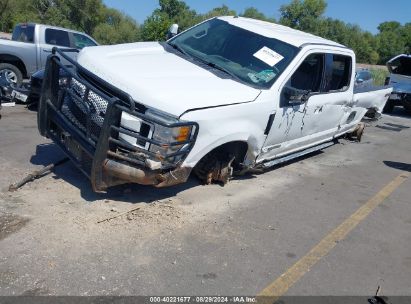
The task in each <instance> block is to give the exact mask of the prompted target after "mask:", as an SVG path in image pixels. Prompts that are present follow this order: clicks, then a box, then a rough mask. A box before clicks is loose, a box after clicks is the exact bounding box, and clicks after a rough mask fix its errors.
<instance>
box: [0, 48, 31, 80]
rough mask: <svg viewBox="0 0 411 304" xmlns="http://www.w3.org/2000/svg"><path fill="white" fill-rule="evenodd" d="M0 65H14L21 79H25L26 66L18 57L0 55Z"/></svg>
mask: <svg viewBox="0 0 411 304" xmlns="http://www.w3.org/2000/svg"><path fill="white" fill-rule="evenodd" d="M0 63H8V64H12V65H14V66H15V67H17V68H18V69H19V70H20V71H21V73H22V74H23V77H27V69H26V65H25V64H24V62H23V61H22V60H21V59H20V58H19V57H17V56H13V55H8V54H0Z"/></svg>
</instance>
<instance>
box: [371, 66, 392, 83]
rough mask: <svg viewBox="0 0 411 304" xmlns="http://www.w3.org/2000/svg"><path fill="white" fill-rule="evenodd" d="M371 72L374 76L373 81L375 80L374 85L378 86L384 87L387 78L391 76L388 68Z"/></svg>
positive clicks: (372, 69) (374, 69)
mask: <svg viewBox="0 0 411 304" xmlns="http://www.w3.org/2000/svg"><path fill="white" fill-rule="evenodd" d="M370 72H371V74H372V79H373V80H374V85H376V86H381V85H384V82H385V78H387V77H388V76H389V75H390V73H389V72H388V70H387V69H386V68H371V69H370Z"/></svg>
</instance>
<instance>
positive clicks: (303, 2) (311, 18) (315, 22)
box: [280, 0, 327, 32]
mask: <svg viewBox="0 0 411 304" xmlns="http://www.w3.org/2000/svg"><path fill="white" fill-rule="evenodd" d="M326 8H327V3H326V2H325V0H292V1H291V3H290V4H287V5H282V6H281V8H280V14H281V18H280V23H281V24H283V25H286V26H289V27H292V28H295V29H298V30H302V31H307V32H316V31H318V26H319V24H320V17H322V15H323V14H324V12H325V9H326Z"/></svg>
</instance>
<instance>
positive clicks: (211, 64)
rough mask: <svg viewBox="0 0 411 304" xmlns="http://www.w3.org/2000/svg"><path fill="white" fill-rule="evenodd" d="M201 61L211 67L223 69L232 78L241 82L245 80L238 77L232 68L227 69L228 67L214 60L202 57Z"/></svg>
mask: <svg viewBox="0 0 411 304" xmlns="http://www.w3.org/2000/svg"><path fill="white" fill-rule="evenodd" d="M200 61H202V62H203V63H204V64H206V65H208V66H209V67H211V68H213V69H216V70H219V71H222V72H224V73H226V74H227V75H230V76H231V77H232V78H234V79H236V80H238V81H240V82H244V80H242V79H241V78H240V77H238V76H237V75H236V74H234V73H233V72H231V71H230V70H227V69H226V68H224V67H222V66H220V65H218V64H216V63H214V62H210V61H207V60H204V59H200Z"/></svg>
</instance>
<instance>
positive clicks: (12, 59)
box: [0, 23, 97, 85]
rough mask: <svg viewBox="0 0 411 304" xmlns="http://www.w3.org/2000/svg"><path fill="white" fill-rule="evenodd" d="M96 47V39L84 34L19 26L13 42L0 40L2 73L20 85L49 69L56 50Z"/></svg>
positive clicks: (38, 26)
mask: <svg viewBox="0 0 411 304" xmlns="http://www.w3.org/2000/svg"><path fill="white" fill-rule="evenodd" d="M96 45H97V42H96V41H95V40H94V39H93V38H91V37H90V36H88V35H86V34H84V33H81V32H77V31H73V30H69V29H65V28H61V27H55V26H49V25H42V24H35V23H25V24H19V25H17V26H16V27H15V28H14V31H13V35H12V40H0V72H4V74H5V75H6V77H7V80H8V81H9V82H11V83H13V84H15V85H20V84H21V83H22V81H23V78H29V77H30V76H31V75H32V74H33V73H34V72H36V71H38V70H40V69H43V68H44V67H45V65H46V60H47V56H48V55H50V54H51V49H52V48H53V47H55V46H59V47H62V48H76V49H82V48H84V47H86V46H96Z"/></svg>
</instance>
